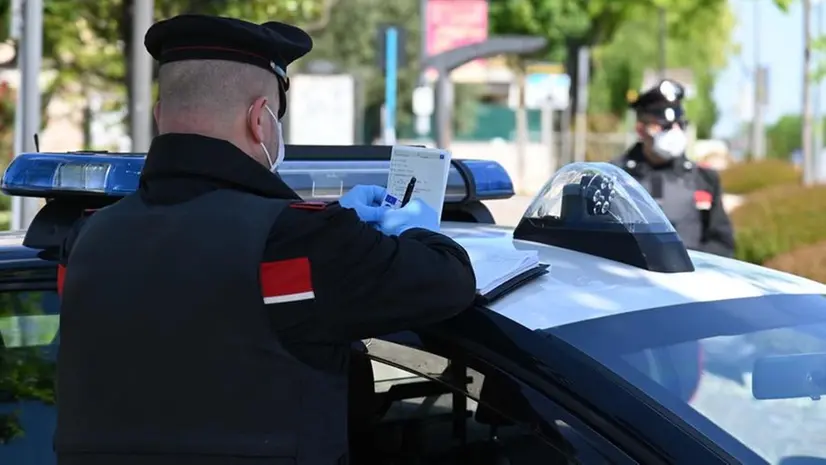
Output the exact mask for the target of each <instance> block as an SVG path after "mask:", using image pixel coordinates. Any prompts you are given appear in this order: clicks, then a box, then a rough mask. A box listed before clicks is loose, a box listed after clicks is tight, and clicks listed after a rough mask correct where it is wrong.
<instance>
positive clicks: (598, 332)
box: [544, 295, 826, 465]
mask: <svg viewBox="0 0 826 465" xmlns="http://www.w3.org/2000/svg"><path fill="white" fill-rule="evenodd" d="M544 331H545V332H549V333H552V334H554V335H556V336H558V337H560V338H562V339H564V340H566V341H567V342H569V343H571V344H573V345H574V346H576V347H577V348H579V349H581V350H583V351H584V352H586V353H587V354H588V355H590V356H591V357H593V358H595V359H597V360H598V361H599V362H600V363H602V364H604V365H605V366H607V367H609V368H610V369H611V370H612V371H614V372H615V373H617V374H618V375H620V376H622V377H623V378H624V379H626V380H627V381H629V382H631V383H632V384H634V385H635V386H637V387H638V388H640V389H641V390H643V391H645V392H646V393H647V394H648V395H649V396H651V397H652V398H654V399H655V400H656V401H657V402H658V403H660V404H662V405H664V406H665V407H666V408H668V409H670V410H671V411H673V412H674V413H676V414H677V415H679V416H680V417H682V418H683V419H684V420H686V421H687V422H688V423H689V424H691V425H692V426H694V427H695V428H697V429H698V430H699V431H701V432H702V433H703V434H705V435H706V436H708V437H709V438H710V439H712V440H713V441H715V442H716V443H718V444H720V445H722V446H723V447H724V448H727V449H729V450H730V451H731V452H733V453H735V452H736V451H737V449H740V448H742V447H743V446H745V447H747V448H749V449H751V451H752V452H754V453H756V454H757V455H759V456H761V457H762V458H764V459H765V460H766V461H767V462H768V463H771V464H784V465H785V464H790V463H804V462H798V461H799V460H801V458H803V457H806V458H807V460H806V461H805V463H826V447H824V446H823V444H824V442H823V440H824V438H826V399H822V398H821V397H820V395H824V396H826V297H824V296H819V295H772V296H763V297H752V298H744V299H732V300H724V301H718V302H702V303H691V304H685V305H677V306H672V307H662V308H655V309H650V310H641V311H635V312H629V313H625V314H620V315H614V316H608V317H603V318H597V319H593V320H587V321H583V322H579V323H573V324H568V325H564V326H560V327H556V328H550V329H546V330H544ZM721 430H723V431H725V433H727V434H725V433H723V432H722V431H721ZM732 437H733V438H734V439H732ZM738 441H739V443H740V444H738ZM740 450H742V449H740Z"/></svg>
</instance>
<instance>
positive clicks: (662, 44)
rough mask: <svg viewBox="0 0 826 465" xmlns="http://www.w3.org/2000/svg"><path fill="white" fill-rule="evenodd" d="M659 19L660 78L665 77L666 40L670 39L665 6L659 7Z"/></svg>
mask: <svg viewBox="0 0 826 465" xmlns="http://www.w3.org/2000/svg"><path fill="white" fill-rule="evenodd" d="M658 13H659V15H658V16H659V20H660V37H659V52H660V79H665V69H666V66H667V64H666V62H665V58H666V40H667V39H668V26H667V24H666V18H665V7H660V8H659V11H658Z"/></svg>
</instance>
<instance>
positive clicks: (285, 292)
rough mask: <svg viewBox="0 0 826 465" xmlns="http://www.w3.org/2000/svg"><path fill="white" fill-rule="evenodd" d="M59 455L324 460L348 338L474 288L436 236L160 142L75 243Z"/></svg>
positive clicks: (238, 156)
mask: <svg viewBox="0 0 826 465" xmlns="http://www.w3.org/2000/svg"><path fill="white" fill-rule="evenodd" d="M58 281H59V286H58V287H59V289H60V291H61V294H62V315H61V348H60V353H59V359H58V386H57V397H58V426H57V431H56V434H55V448H56V451H57V453H58V457H59V461H60V463H61V464H66V465H73V464H104V463H105V464H112V465H119V464H131V463H146V464H153V465H155V464H167V463H169V464H172V463H174V464H199V465H201V464H212V463H216V464H217V463H221V464H232V463H243V464H249V463H256V464H257V463H262V464H263V463H267V464H282V463H283V464H322V463H324V464H327V463H329V464H332V463H345V462H346V453H347V413H346V409H347V405H346V404H347V368H348V360H349V355H350V344H351V342H352V341H356V340H358V339H362V338H368V337H376V336H381V335H385V334H389V333H393V332H396V331H400V330H406V329H414V328H417V327H421V326H423V325H426V324H428V323H432V322H435V321H438V320H442V319H445V318H448V317H450V316H452V315H454V314H456V313H458V312H460V311H462V310H463V309H465V308H467V307H469V306H470V305H471V303H472V301H473V299H474V297H475V292H476V283H475V278H474V274H473V270H472V268H471V265H470V260H469V258H468V256H467V254H466V252H465V251H464V250H463V249H462V248H461V247H460V246H459V245H458V244H456V243H455V242H454V241H452V240H451V239H449V238H448V237H446V236H443V235H441V234H437V233H433V232H430V231H427V230H423V229H412V230H409V231H407V232H405V233H404V234H402V235H401V236H400V237H388V236H385V235H383V234H382V233H380V232H378V231H377V230H375V229H374V228H373V227H371V226H369V225H367V224H365V223H363V222H361V221H360V220H359V218H358V217H357V215H356V213H355V212H354V211H353V210H349V209H345V208H342V207H340V206H339V205H338V204H337V203H333V204H312V203H305V202H302V201H301V199H299V198H298V196H297V195H296V194H295V193H294V192H293V191H292V190H291V189H290V188H289V187H288V186H287V185H286V184H284V182H283V181H282V180H281V179H280V177H278V176H276V175H273V174H271V173H270V172H268V171H267V170H266V169H265V168H264V167H262V166H261V165H259V164H258V163H256V162H255V161H253V160H252V159H251V158H249V157H248V156H247V155H245V154H244V153H242V152H241V151H240V150H238V149H237V148H236V147H235V146H233V145H232V144H230V143H228V142H225V141H221V140H216V139H211V138H207V137H201V136H195V135H180V134H172V135H163V136H160V137H158V138H156V139H155V140H154V142H153V144H152V148H151V150H150V152H149V155H148V156H147V159H146V164H145V167H144V171H143V174H142V177H141V184H140V188H139V191H138V192H137V193H136V194H134V195H131V196H128V197H126V198H125V199H123V200H121V201H119V202H117V203H116V204H114V205H112V206H109V207H106V208H104V209H102V210H99V211H98V212H95V213H93V214H91V215H90V216H88V217H87V218H86V219H85V220H84V221H83V224H82V225H80V226H78V227H77V228H75V230H74V232H73V233H72V234H71V235H70V236H69V237H68V238H67V240H66V244H65V246H64V250H63V254H62V263H61V267H60V269H59V280H58Z"/></svg>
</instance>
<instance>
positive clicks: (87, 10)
mask: <svg viewBox="0 0 826 465" xmlns="http://www.w3.org/2000/svg"><path fill="white" fill-rule="evenodd" d="M136 1H140V0H97V1H90V0H60V1H51V2H44V13H43V31H44V37H43V56H44V57H45V59H46V60H47V61H46V63H45V65H47V66H49V67H51V68H53V69H55V70H57V72H58V73H57V78H56V80H55V82H54V83H53V87H52V89H50V94H52V93H54V92H59V91H61V90H65V89H66V88H67V86H69V85H74V86H75V87H76V86H77V85H80V86H82V88H83V89H81V92H80V93H77V92H75V94H76V96H77V97H79V98H85V92H83V91H84V90H98V91H104V92H114V93H115V94H116V95H117V94H120V95H125V96H126V97H127V98H126V99H120V100H116V101H111V102H109V103H110V104H112V106H113V108H111V109H112V110H114V109H117V108H115V107H116V106H122V105H123V104H125V103H126V102H127V101H128V97H129V96H130V94H131V92H130V85H129V82H128V78H129V75H130V67H131V62H130V60H129V57H130V56H131V49H132V29H131V26H132V10H133V9H134V4H135V2H136ZM336 1H337V0H163V1H157V2H155V19H164V18H168V17H171V16H174V15H176V14H180V13H204V14H217V15H223V16H235V17H239V18H243V19H247V20H251V21H256V22H263V21H267V20H269V19H271V18H278V19H279V20H281V21H285V22H289V23H293V24H298V25H302V26H305V27H307V28H308V29H310V30H312V29H317V28H319V27H322V26H323V25H324V23H325V22H326V20H327V18H328V14H327V13H328V10H329V8H330V7H331V6H332V5H333V4H335V3H336ZM8 5H9V0H0V25H1V27H0V40H5V39H6V38H7V37H8V24H9V19H8V14H9V11H10V8H9V6H8ZM75 90H76V89H75ZM46 103H48V99H46V98H44V105H45V104H46ZM126 121H127V122H128V121H129V120H128V118H127V120H126Z"/></svg>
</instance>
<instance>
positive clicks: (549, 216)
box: [513, 163, 694, 273]
mask: <svg viewBox="0 0 826 465" xmlns="http://www.w3.org/2000/svg"><path fill="white" fill-rule="evenodd" d="M513 237H514V239H522V240H526V241H531V242H539V243H542V244H546V245H552V246H555V247H561V248H564V249H569V250H576V251H578V252H582V253H586V254H589V255H594V256H597V257H602V258H607V259H609V260H614V261H618V262H621V263H625V264H628V265H632V266H636V267H639V268H643V269H646V270H649V271H657V272H661V273H682V272H690V271H694V264H693V263H692V262H691V258H690V257H689V256H688V251H687V250H686V248H685V244H683V242H682V240H681V239H680V236H679V235H678V234H677V231H676V230H675V229H674V226H673V225H672V224H671V221H669V220H668V218H667V217H666V216H665V213H663V211H662V209H661V208H660V206H659V205H658V204H657V202H656V201H655V200H654V199H653V198H652V197H651V195H649V194H648V192H647V191H646V190H645V188H644V187H642V186H641V185H640V183H639V182H637V181H636V180H635V179H634V178H632V177H631V175H629V174H628V173H626V172H625V171H624V170H622V169H621V168H619V167H617V166H614V165H611V164H608V163H571V164H568V165H565V166H564V167H562V168H561V169H560V170H559V171H557V172H556V174H554V175H553V177H552V178H551V179H550V180H549V181H548V182H547V183H546V184H545V185H544V186H543V187H542V189H541V190H540V191H539V194H537V196H536V197H535V198H534V199H533V201H532V202H531V204H530V206H528V208H527V210H526V211H525V214H524V215H523V216H522V220H521V221H520V222H519V225H518V226H517V227H516V229H515V230H514V233H513Z"/></svg>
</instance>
